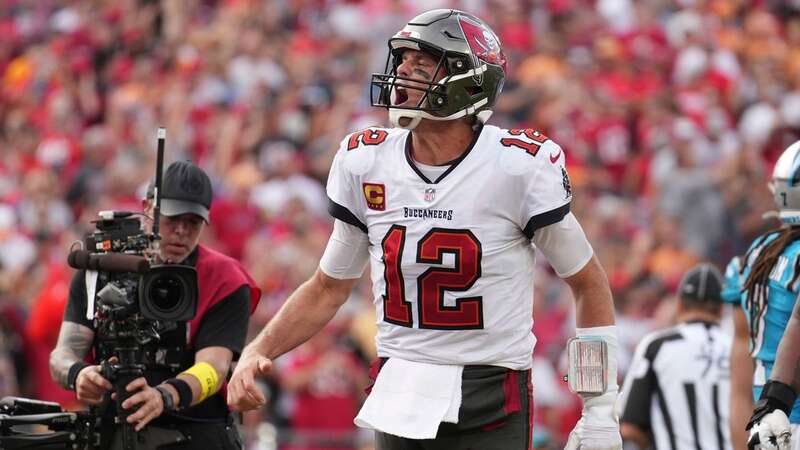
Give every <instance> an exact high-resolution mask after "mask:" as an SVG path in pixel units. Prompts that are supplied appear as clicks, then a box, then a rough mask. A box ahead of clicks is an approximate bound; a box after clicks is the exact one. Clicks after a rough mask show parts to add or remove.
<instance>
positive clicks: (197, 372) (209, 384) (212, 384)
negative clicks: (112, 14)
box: [180, 361, 219, 403]
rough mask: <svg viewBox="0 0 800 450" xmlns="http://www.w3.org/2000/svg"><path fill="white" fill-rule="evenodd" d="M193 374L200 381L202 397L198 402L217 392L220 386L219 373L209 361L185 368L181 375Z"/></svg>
mask: <svg viewBox="0 0 800 450" xmlns="http://www.w3.org/2000/svg"><path fill="white" fill-rule="evenodd" d="M184 374H185V375H191V376H193V377H195V378H197V381H199V382H200V389H201V391H200V398H199V399H198V400H197V403H200V402H202V401H203V400H205V399H207V398H208V397H209V396H210V395H211V394H213V393H215V392H217V389H218V388H219V375H217V369H215V368H214V366H212V365H211V364H209V363H207V362H204V361H203V362H199V363H197V364H195V365H193V366H192V367H190V368H188V369H186V370H184V371H183V372H181V373H180V375H184Z"/></svg>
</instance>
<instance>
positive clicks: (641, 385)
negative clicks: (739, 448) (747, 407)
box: [617, 264, 731, 450]
mask: <svg viewBox="0 0 800 450" xmlns="http://www.w3.org/2000/svg"><path fill="white" fill-rule="evenodd" d="M721 290H722V276H721V275H720V273H719V271H718V270H717V269H716V268H714V267H713V266H712V265H710V264H700V265H697V266H695V267H693V268H692V269H690V270H689V271H688V272H687V273H686V274H685V275H684V276H683V279H682V280H681V283H680V286H679V288H678V295H679V301H678V309H677V319H678V322H679V324H678V325H676V326H674V327H672V328H668V329H665V330H660V331H656V332H653V333H650V334H649V335H647V336H645V338H644V339H643V340H642V342H640V343H639V346H638V347H637V349H636V354H635V356H634V360H633V362H632V364H631V368H630V370H629V371H628V375H627V377H626V379H625V383H624V385H623V388H622V394H621V395H620V398H619V403H618V405H617V406H618V411H619V412H620V429H621V434H622V439H623V441H624V442H625V447H626V448H636V447H638V448H640V449H648V448H655V449H657V450H701V449H703V450H709V449H714V450H716V449H719V450H730V449H731V443H730V430H729V429H728V412H729V411H728V410H729V391H730V366H729V357H730V346H731V337H730V336H728V335H726V334H725V333H723V332H721V331H720V327H719V321H720V315H721V309H722V303H721V298H720V292H721Z"/></svg>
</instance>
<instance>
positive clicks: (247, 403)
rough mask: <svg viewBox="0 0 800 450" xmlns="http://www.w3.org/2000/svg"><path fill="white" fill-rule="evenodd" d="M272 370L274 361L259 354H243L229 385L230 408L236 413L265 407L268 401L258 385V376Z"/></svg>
mask: <svg viewBox="0 0 800 450" xmlns="http://www.w3.org/2000/svg"><path fill="white" fill-rule="evenodd" d="M271 370H272V361H271V360H270V359H269V358H267V357H264V356H261V355H257V354H243V355H242V357H241V358H240V359H239V362H238V363H237V364H236V369H235V370H234V371H233V376H231V381H230V383H228V406H230V407H231V409H233V410H234V411H248V410H251V409H256V408H260V407H262V406H264V404H265V403H266V402H267V400H266V399H265V398H264V394H262V393H261V390H260V389H259V388H258V386H257V385H256V380H255V378H256V376H265V375H267V374H268V373H269V372H270V371H271Z"/></svg>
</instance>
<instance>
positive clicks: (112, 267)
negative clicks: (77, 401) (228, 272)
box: [0, 128, 198, 450]
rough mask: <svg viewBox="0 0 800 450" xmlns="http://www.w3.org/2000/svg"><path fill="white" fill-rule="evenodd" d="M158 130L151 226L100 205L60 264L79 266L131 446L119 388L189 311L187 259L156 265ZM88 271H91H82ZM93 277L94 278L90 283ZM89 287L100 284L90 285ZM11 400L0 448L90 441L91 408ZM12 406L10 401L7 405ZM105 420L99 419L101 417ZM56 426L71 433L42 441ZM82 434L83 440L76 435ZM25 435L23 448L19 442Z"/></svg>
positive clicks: (1, 414) (0, 426)
mask: <svg viewBox="0 0 800 450" xmlns="http://www.w3.org/2000/svg"><path fill="white" fill-rule="evenodd" d="M165 138H166V131H165V130H164V129H163V128H159V130H158V154H157V160H156V161H157V163H156V176H155V183H154V189H153V192H154V200H155V205H154V209H153V222H152V230H151V232H149V233H148V232H147V231H146V230H144V229H143V228H142V223H141V220H140V216H141V214H138V213H133V212H129V211H101V212H99V213H98V216H99V218H98V219H97V220H95V221H93V222H92V223H94V226H95V230H94V231H93V232H91V233H89V234H88V235H87V236H86V237H85V239H84V240H83V241H82V242H77V243H76V244H73V248H71V249H70V250H71V251H70V253H69V255H68V258H67V263H68V264H69V265H70V267H73V268H75V269H83V270H86V271H87V280H94V281H93V282H87V297H88V298H89V299H92V298H94V299H95V301H88V302H87V306H88V308H87V311H86V318H87V319H89V320H92V321H93V322H94V324H95V345H96V346H97V347H98V348H100V349H101V350H102V351H101V352H100V354H107V355H113V357H114V358H113V359H111V358H109V359H107V360H105V361H103V362H102V363H101V368H102V374H103V376H104V377H105V378H106V379H108V380H109V381H111V383H112V384H113V385H114V392H115V393H116V396H115V397H116V417H115V423H116V424H118V425H119V426H121V427H122V444H123V447H124V449H125V450H133V449H135V448H136V442H135V431H134V429H133V425H132V424H129V423H128V422H127V420H126V419H127V417H128V416H129V415H130V414H131V413H132V412H131V411H127V410H125V409H123V408H122V402H124V401H125V400H126V399H127V398H129V397H130V396H132V395H133V394H134V393H132V392H127V391H126V389H125V387H126V386H127V385H128V383H130V382H131V381H133V380H135V379H136V378H139V377H141V376H143V374H144V369H145V362H146V361H155V360H157V355H154V354H149V353H155V351H156V350H155V349H156V347H155V346H154V345H153V344H156V343H158V341H159V339H160V336H161V335H162V334H163V333H164V332H166V331H169V330H172V329H174V328H176V327H177V325H178V322H185V321H189V320H191V319H192V318H194V316H195V314H196V311H197V298H198V292H197V273H196V271H195V269H194V268H193V267H191V266H186V265H179V264H160V263H159V262H158V259H157V255H158V250H159V241H160V236H159V234H158V229H159V219H160V196H159V191H160V188H161V173H162V166H163V152H164V140H165ZM90 277H91V278H90ZM98 280H99V283H98ZM94 286H100V289H99V290H98V291H97V292H94ZM11 404H12V406H9V407H6V406H4V405H5V404H0V450H3V449H6V448H9V449H10V448H54V449H55V448H70V449H83V448H92V449H93V448H96V445H98V444H96V441H97V440H94V439H93V438H91V436H88V435H87V433H89V434H92V433H94V425H92V426H89V424H90V423H94V422H95V421H96V420H97V417H96V416H95V414H94V411H87V412H78V413H74V412H63V411H61V408H60V406H59V405H58V404H57V403H48V402H40V401H37V400H30V399H19V398H15V399H14V400H11ZM14 405H16V406H14ZM23 424H24V425H32V424H39V425H44V426H47V427H48V428H49V429H50V430H51V431H52V432H51V433H47V434H41V433H40V434H35V433H34V434H31V433H26V432H21V431H19V427H18V425H23ZM104 425H105V426H107V424H104ZM60 433H68V434H69V435H70V436H73V435H74V437H75V439H78V438H79V437H80V438H81V440H80V441H78V440H75V439H73V440H72V441H70V442H69V446H66V447H64V446H55V447H42V443H43V442H49V441H48V439H53V440H56V441H58V442H61V439H63V437H62V435H61V434H60ZM83 437H86V439H83ZM24 442H30V443H31V445H30V446H28V447H26V446H24V445H23V444H22V443H24ZM58 445H60V444H58Z"/></svg>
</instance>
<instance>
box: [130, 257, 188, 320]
mask: <svg viewBox="0 0 800 450" xmlns="http://www.w3.org/2000/svg"><path fill="white" fill-rule="evenodd" d="M139 309H140V311H141V313H142V316H143V317H144V318H145V319H150V320H166V321H185V320H191V319H192V318H193V317H194V315H195V313H196V312H197V271H196V270H195V269H194V267H189V266H183V265H179V264H164V265H156V266H152V267H150V270H148V271H147V273H145V274H144V275H142V277H141V279H140V280H139Z"/></svg>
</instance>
